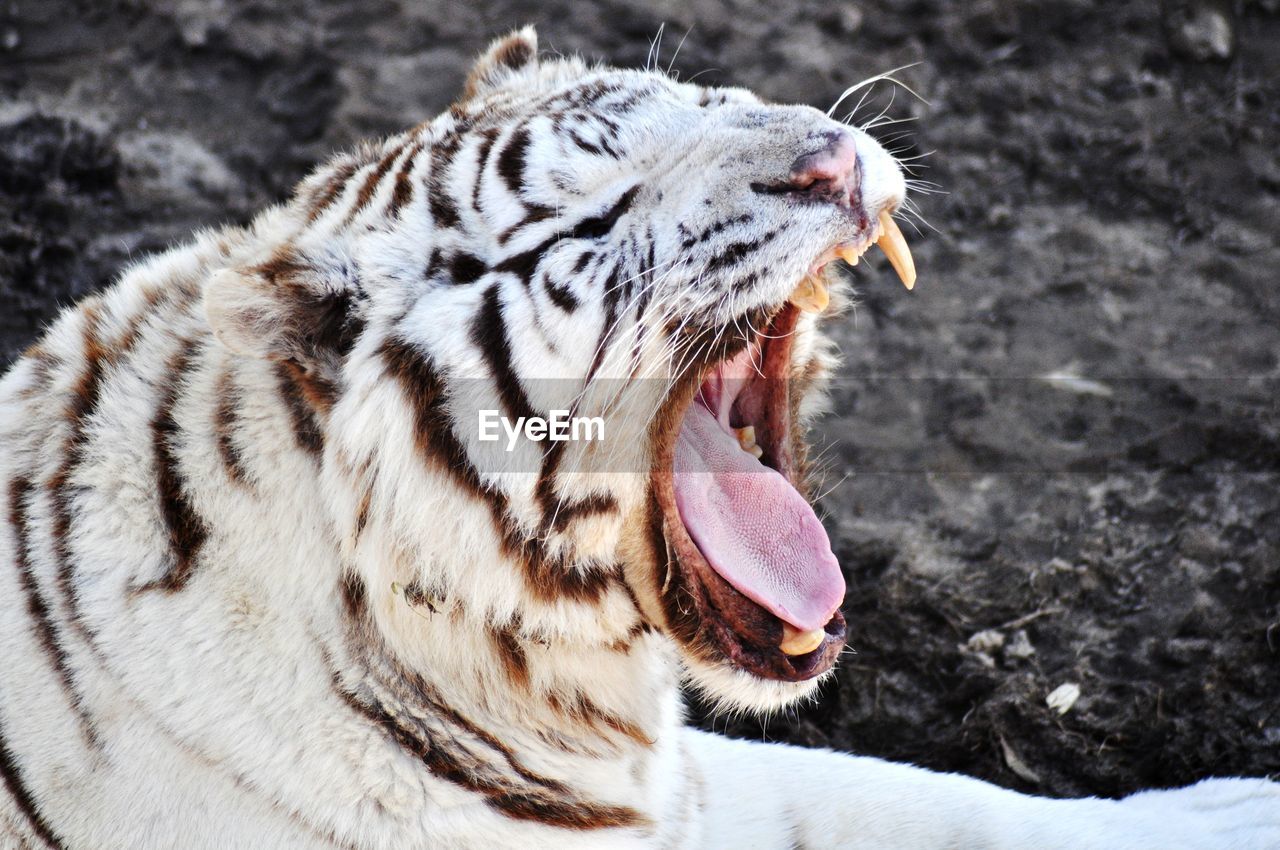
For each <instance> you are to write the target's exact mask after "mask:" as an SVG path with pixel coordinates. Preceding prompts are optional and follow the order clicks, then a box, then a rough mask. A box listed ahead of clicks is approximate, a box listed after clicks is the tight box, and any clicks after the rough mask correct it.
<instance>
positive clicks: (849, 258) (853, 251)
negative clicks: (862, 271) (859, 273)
mask: <svg viewBox="0 0 1280 850" xmlns="http://www.w3.org/2000/svg"><path fill="white" fill-rule="evenodd" d="M865 250H866V248H863V249H862V251H865ZM862 251H859V250H858V249H857V248H853V247H844V248H837V249H836V256H837V257H839V258H840V259H842V260H844V261H845V262H846V263H848V264H849V265H851V266H856V265H857V264H858V258H859V257H861V256H862Z"/></svg>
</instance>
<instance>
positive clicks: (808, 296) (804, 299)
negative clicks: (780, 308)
mask: <svg viewBox="0 0 1280 850" xmlns="http://www.w3.org/2000/svg"><path fill="white" fill-rule="evenodd" d="M787 300H788V301H790V302H791V303H792V304H794V305H796V306H797V307H799V308H800V309H801V310H803V311H804V312H806V313H821V312H822V311H823V310H825V309H827V305H828V304H830V303H831V295H830V293H828V292H827V285H826V284H825V283H823V282H822V281H821V280H819V279H818V278H816V277H814V276H813V275H811V274H808V275H805V276H804V280H802V281H800V283H799V284H797V285H796V288H795V290H794V291H792V293H791V297H790V298H788V299H787Z"/></svg>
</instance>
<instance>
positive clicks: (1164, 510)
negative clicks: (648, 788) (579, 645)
mask: <svg viewBox="0 0 1280 850" xmlns="http://www.w3.org/2000/svg"><path fill="white" fill-rule="evenodd" d="M524 22H534V23H536V24H538V25H539V28H540V33H541V37H542V42H543V46H544V48H548V49H552V50H557V51H562V52H572V51H578V52H582V53H584V54H586V55H588V56H593V57H599V58H602V59H606V60H609V61H612V62H615V63H618V64H628V65H636V64H642V63H643V62H644V61H645V58H646V55H647V54H648V52H649V46H650V42H651V40H652V39H653V37H654V35H655V33H656V32H657V31H658V28H659V25H660V24H664V23H665V25H666V27H665V35H664V38H663V41H662V45H661V51H660V57H661V61H662V63H663V64H664V65H665V64H666V63H668V62H671V63H672V68H673V70H674V71H676V72H679V73H680V74H681V75H682V76H684V77H686V78H687V77H689V76H690V75H693V74H695V73H696V74H700V75H701V76H699V78H698V79H699V80H700V81H706V82H733V83H736V84H741V85H745V86H748V87H751V88H753V89H755V90H757V91H759V92H761V93H762V94H764V95H766V96H768V97H770V98H773V99H777V100H789V101H800V102H805V103H810V104H813V105H816V106H819V107H826V106H828V105H829V104H830V103H831V102H833V101H834V99H835V98H836V97H837V96H838V95H839V93H840V92H841V91H842V90H843V89H844V88H845V87H846V86H848V85H850V84H852V83H854V82H857V81H858V80H861V79H863V78H864V77H867V76H870V75H872V74H876V73H879V72H882V71H886V70H889V69H891V68H895V67H897V66H900V65H906V64H909V63H918V64H916V65H914V66H913V67H911V68H909V69H908V70H906V71H903V72H902V73H901V74H900V77H901V78H902V79H903V80H904V81H906V82H908V83H910V84H911V85H912V87H913V88H915V89H916V90H917V91H919V92H920V93H921V94H922V95H923V96H924V97H925V98H927V99H928V101H929V105H925V104H922V103H920V102H918V101H915V100H913V99H912V98H911V97H909V96H907V95H906V93H905V92H903V91H898V92H897V96H896V99H895V100H894V102H893V104H892V107H891V109H890V112H889V115H890V116H892V117H896V118H915V119H917V120H915V121H912V122H908V123H903V124H893V125H887V126H884V127H882V128H880V129H879V130H878V131H877V132H878V133H879V134H881V135H882V137H885V138H892V137H894V136H896V135H897V134H898V133H899V132H904V131H910V135H908V136H906V137H903V138H900V139H897V140H896V141H895V142H894V145H895V146H896V147H897V148H899V149H900V150H901V153H902V155H903V156H915V155H917V154H921V153H925V152H929V151H933V152H934V153H932V155H930V156H927V157H925V158H924V159H923V160H918V161H917V162H918V163H920V164H921V165H927V166H928V168H927V170H922V171H921V174H920V176H922V177H925V178H927V179H929V180H932V181H934V182H936V183H937V184H940V186H941V187H942V188H943V189H945V190H946V192H947V193H948V194H945V195H932V196H927V197H919V198H918V201H919V204H920V207H921V208H922V210H923V212H924V214H925V216H926V218H927V219H928V220H929V222H930V223H931V224H932V226H933V227H934V228H936V230H932V229H927V228H925V229H924V232H923V233H922V234H920V235H918V236H914V237H913V238H912V242H913V245H914V247H915V253H916V258H917V263H918V265H919V268H920V283H919V285H918V287H917V289H916V291H915V292H914V293H912V294H907V293H904V292H903V291H902V289H901V287H900V286H898V285H897V284H896V283H894V282H893V281H892V279H891V273H890V272H888V270H887V267H886V265H885V264H884V263H883V261H881V260H872V261H869V262H864V263H863V264H862V265H861V266H860V267H859V268H858V269H857V274H856V284H857V286H858V289H859V290H860V292H861V296H860V303H859V305H858V306H857V307H856V309H854V310H853V311H852V312H851V313H850V314H849V315H848V316H846V317H845V318H843V319H841V320H839V321H838V322H837V323H835V325H834V328H835V333H836V334H837V336H838V338H839V339H840V341H841V344H842V350H843V353H844V357H845V361H846V365H845V367H844V370H843V373H842V375H841V378H840V381H839V384H838V387H837V392H836V398H835V405H834V411H835V412H834V414H833V415H832V416H831V417H829V418H828V419H827V420H826V421H825V423H824V424H823V426H822V427H821V429H820V433H819V435H818V441H819V442H820V443H821V444H822V445H824V446H826V450H825V454H824V459H825V464H826V466H827V469H828V478H827V480H828V486H830V487H831V490H830V493H829V494H828V495H827V496H826V498H825V500H824V506H825V510H826V512H827V514H828V515H829V519H830V527H831V530H832V536H833V540H834V542H835V545H836V548H837V552H838V554H839V555H840V556H841V557H842V560H843V563H844V564H845V565H846V567H847V570H848V574H849V579H850V591H849V596H848V600H847V605H846V611H847V615H848V618H849V621H850V627H851V628H850V645H851V647H852V649H853V652H852V653H850V654H849V655H848V656H847V657H846V658H845V660H844V663H843V665H842V667H841V670H840V674H839V676H838V678H837V679H836V680H835V681H834V682H833V683H832V684H831V685H830V686H829V687H827V688H826V689H825V693H824V695H823V699H822V700H821V701H820V702H819V703H818V704H816V705H814V706H811V707H806V708H803V709H800V710H798V711H795V712H791V713H789V714H787V715H786V716H783V717H775V718H772V719H771V720H769V722H768V723H767V724H762V723H757V722H754V721H741V720H731V721H726V720H724V719H719V718H717V719H704V721H703V722H705V723H707V724H708V725H710V726H714V727H715V728H717V729H725V728H726V726H727V728H728V730H729V731H730V732H733V733H737V734H745V735H752V736H765V737H767V738H769V739H775V740H790V741H798V742H803V743H807V744H823V745H829V746H834V747H839V748H844V749H850V750H854V751H858V752H862V753H869V754H876V755H884V756H889V757H892V758H896V759H909V760H912V761H915V762H918V763H921V764H925V765H929V766H931V767H936V768H942V769H950V770H960V771H965V772H968V773H973V774H976V775H979V776H983V777H987V778H990V779H992V780H994V781H996V782H999V783H1002V784H1006V785H1010V786H1013V787H1017V788H1021V789H1024V790H1032V791H1037V792H1041V793H1049V794H1079V793H1086V792H1092V793H1103V794H1114V793H1121V792H1125V791H1129V790H1132V789H1135V788H1138V787H1142V786H1152V785H1168V784H1175V783H1181V782H1186V781H1189V780H1192V779H1195V778H1198V777H1201V776H1204V775H1206V774H1210V773H1214V774H1227V773H1243V774H1255V775H1256V774H1265V773H1272V774H1276V773H1277V772H1280V489H1278V488H1277V484H1280V417H1277V403H1276V394H1277V389H1280V359H1278V356H1280V288H1278V287H1277V274H1278V272H1280V244H1278V241H1277V234H1280V203H1277V194H1278V193H1280V154H1278V151H1280V145H1278V144H1277V141H1278V140H1280V134H1278V133H1277V130H1278V129H1280V83H1278V81H1280V3H1277V2H1276V0H1262V2H1236V3H1234V4H1232V3H1230V2H1223V3H1214V2H1202V0H1191V2H1182V0H1170V2H1166V3H1164V4H1160V3H1156V2H1150V1H1149V0H1144V2H1128V3H1118V2H1113V3H1095V2H1088V1H1087V0H1049V2H1021V3H1019V2H1010V1H1009V0H977V2H970V3H946V2H941V0H880V2H876V3H870V2H860V3H856V4H855V3H833V2H829V0H823V1H822V2H818V0H771V1H770V2H747V0H737V1H736V2H727V3H715V2H710V0H686V2H674V0H659V2H655V3H651V4H642V3H636V2H629V0H606V2H599V3H593V4H588V3H586V2H580V1H579V2H571V1H570V0H552V2H535V0H490V2H485V3H482V4H472V3H465V2H431V1H429V0H426V1H424V2H414V0H366V1H365V2H361V0H341V1H340V2H303V0H281V2H267V0H99V2H93V3H88V2H70V0H4V2H0V349H2V351H0V357H3V359H4V361H6V362H7V361H8V360H9V359H11V358H12V357H13V356H15V355H16V353H17V352H18V351H20V350H21V348H22V347H23V346H25V345H26V344H27V343H29V342H30V341H31V340H32V339H33V338H34V337H35V336H36V335H37V334H38V332H39V329H40V327H41V326H42V324H43V323H45V322H47V321H48V319H49V318H50V317H51V316H52V315H53V314H54V312H55V311H56V310H57V308H58V307H59V306H60V305H64V304H67V303H69V302H71V301H72V300H74V299H75V298H77V297H79V296H80V295H82V294H84V293H86V292H89V291H91V290H93V289H95V288H97V287H100V286H103V285H104V284H106V283H107V282H108V281H110V280H111V278H112V276H113V275H114V274H116V272H117V271H118V270H119V269H120V267H121V266H122V264H124V263H126V262H127V261H128V260H129V259H130V258H133V257H137V256H139V255H141V254H144V253H146V252H150V251H155V250H159V249H163V248H164V247H166V246H168V245H171V244H173V243H175V242H177V241H179V240H182V239H183V238H184V237H185V236H186V234H188V233H189V232H190V231H191V230H192V229H194V228H197V227H203V226H210V225H216V224H219V223H225V222H243V221H245V220H247V219H248V218H249V217H250V216H251V215H252V213H253V212H254V211H255V210H256V209H258V208H260V207H261V206H263V205H265V204H268V203H271V202H273V201H275V200H278V199H280V198H282V197H283V195H284V194H285V193H286V192H287V191H288V189H289V187H290V186H291V184H293V183H294V181H296V180H297V179H298V178H299V177H300V176H302V174H303V173H304V172H305V171H306V170H307V168H308V167H309V166H310V165H311V164H312V163H314V162H315V161H317V160H318V159H320V158H322V157H324V156H325V155H326V154H327V153H328V152H330V151H332V150H333V149H335V148H339V147H343V146H346V145H349V144H351V143H352V142H354V141H355V140H357V139H359V138H361V137H363V136H366V135H371V134H378V133H383V132H387V131H391V130H394V129H399V128H401V127H404V126H407V125H409V124H412V123H414V122H416V121H418V120H420V119H422V118H425V117H428V116H431V115H432V114H434V113H436V112H437V111H439V110H440V109H442V108H443V107H445V106H446V105H447V104H448V102H449V101H450V98H451V97H452V95H453V94H454V93H455V92H456V91H457V90H458V88H459V85H460V83H461V81H462V78H463V75H464V73H465V70H466V67H467V64H468V61H469V59H470V57H471V56H473V55H474V54H475V53H476V51H478V50H479V49H480V48H481V47H482V46H483V45H484V43H485V42H486V40H487V39H488V37H490V36H491V35H494V34H497V33H499V32H501V31H504V30H506V29H508V28H511V27H513V26H515V25H517V24H520V23H524ZM686 31H687V32H688V36H687V38H686V39H685V40H684V43H683V47H682V49H681V50H680V52H679V54H678V55H676V56H674V58H673V53H674V52H675V48H676V45H677V43H678V42H680V41H681V38H682V36H684V34H685V33H686ZM891 91H893V87H892V86H889V85H883V84H882V85H879V86H877V87H876V89H875V92H876V95H877V99H875V102H873V103H871V104H869V105H867V106H866V107H864V109H863V111H862V112H861V113H860V114H859V115H858V116H857V120H867V119H870V118H871V117H872V116H874V115H875V114H876V113H877V112H878V111H879V109H880V108H881V107H883V106H885V105H886V103H887V98H888V97H889V94H890V92H891ZM975 636H976V637H975ZM1064 683H1075V684H1077V685H1079V687H1080V690H1081V696H1080V698H1079V701H1078V702H1076V703H1075V705H1074V706H1072V707H1071V709H1070V710H1069V711H1068V712H1067V713H1065V714H1062V715H1059V714H1057V713H1055V712H1054V711H1052V710H1051V709H1050V708H1049V707H1048V706H1047V705H1046V702H1045V696H1046V695H1047V694H1048V693H1049V692H1050V691H1051V690H1053V689H1054V688H1056V687H1057V686H1059V685H1062V684H1064Z"/></svg>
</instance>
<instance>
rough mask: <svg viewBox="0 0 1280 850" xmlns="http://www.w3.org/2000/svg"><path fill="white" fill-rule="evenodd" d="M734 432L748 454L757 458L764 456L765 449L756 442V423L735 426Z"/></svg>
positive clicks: (739, 443)
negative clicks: (739, 426)
mask: <svg viewBox="0 0 1280 850" xmlns="http://www.w3.org/2000/svg"><path fill="white" fill-rule="evenodd" d="M733 433H734V434H735V435H737V437H738V445H739V446H740V447H741V448H742V450H743V451H744V452H746V453H747V454H750V455H753V456H754V457H755V459H756V460H759V459H760V458H762V457H764V449H762V448H760V446H759V445H757V444H756V429H755V426H754V425H743V426H742V427H741V428H734V429H733Z"/></svg>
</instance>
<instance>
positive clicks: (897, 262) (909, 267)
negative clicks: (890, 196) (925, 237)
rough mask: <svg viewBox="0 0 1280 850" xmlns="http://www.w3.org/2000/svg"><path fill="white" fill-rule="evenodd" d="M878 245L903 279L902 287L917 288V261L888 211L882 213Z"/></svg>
mask: <svg viewBox="0 0 1280 850" xmlns="http://www.w3.org/2000/svg"><path fill="white" fill-rule="evenodd" d="M876 244H877V245H879V246H880V250H881V251H884V255H885V256H886V257H888V258H889V263H890V265H892V266H893V270H894V271H896V272H897V273H898V277H899V278H901V279H902V285H903V286H905V287H906V288H907V289H911V288H912V287H913V286H915V285H916V263H915V260H913V259H911V249H910V248H908V247H907V240H906V239H904V238H903V237H902V231H901V230H899V229H898V223H897V222H896V221H894V220H893V216H891V215H889V211H888V210H885V211H884V212H882V213H880V238H879V239H877V240H876Z"/></svg>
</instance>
